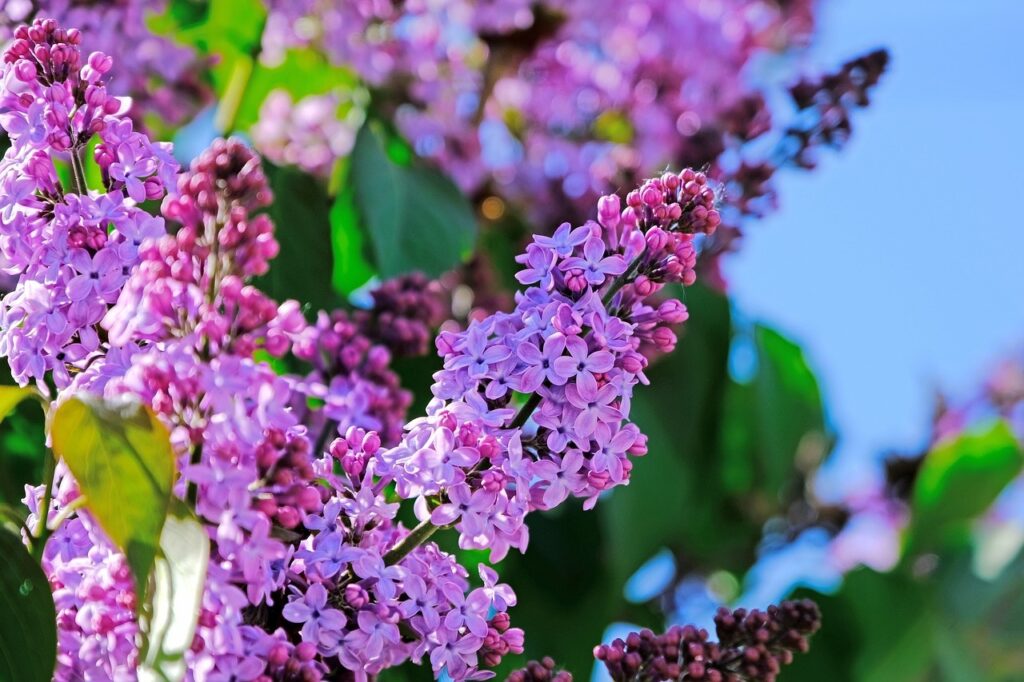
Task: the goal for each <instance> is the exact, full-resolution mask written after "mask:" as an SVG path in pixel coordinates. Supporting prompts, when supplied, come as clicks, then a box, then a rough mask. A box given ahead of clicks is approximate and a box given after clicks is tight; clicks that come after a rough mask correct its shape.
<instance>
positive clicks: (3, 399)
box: [0, 386, 36, 421]
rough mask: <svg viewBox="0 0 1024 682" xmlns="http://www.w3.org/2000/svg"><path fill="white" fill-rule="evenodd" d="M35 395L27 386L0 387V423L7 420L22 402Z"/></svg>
mask: <svg viewBox="0 0 1024 682" xmlns="http://www.w3.org/2000/svg"><path fill="white" fill-rule="evenodd" d="M35 394H36V389H34V388H31V387H29V386H0V421H3V420H4V419H7V415H9V414H10V413H11V412H13V411H14V408H16V407H17V406H18V404H19V403H21V401H22V400H25V399H26V398H31V397H32V396H33V395H35Z"/></svg>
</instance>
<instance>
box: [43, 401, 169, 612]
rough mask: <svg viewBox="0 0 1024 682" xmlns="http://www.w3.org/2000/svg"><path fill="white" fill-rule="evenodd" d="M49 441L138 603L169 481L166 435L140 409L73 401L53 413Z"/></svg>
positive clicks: (152, 417) (132, 405)
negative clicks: (120, 559)
mask: <svg viewBox="0 0 1024 682" xmlns="http://www.w3.org/2000/svg"><path fill="white" fill-rule="evenodd" d="M50 436H51V439H52V442H53V451H54V453H55V454H56V455H57V456H59V457H60V458H62V459H63V460H64V462H65V463H66V464H67V466H68V468H69V469H70V470H71V473H72V474H74V476H75V480H76V481H78V486H79V488H80V489H81V491H82V493H83V495H84V496H85V499H86V502H85V504H86V507H87V508H88V510H89V512H90V513H91V514H92V515H93V517H95V518H96V520H97V521H98V522H99V524H100V526H101V527H102V528H103V530H104V531H106V533H107V535H108V536H109V537H110V539H111V540H112V541H113V542H114V543H115V544H116V545H117V546H118V547H119V548H120V549H121V550H122V551H123V552H124V553H125V556H126V557H127V559H128V564H129V566H130V567H131V569H132V573H133V575H134V577H135V586H136V594H137V596H138V603H139V604H140V605H141V604H143V603H144V602H145V595H146V588H147V587H148V584H149V576H150V572H151V571H152V569H153V561H154V559H155V558H156V553H157V546H158V545H159V542H160V532H161V530H163V526H164V521H165V519H166V518H167V509H168V504H169V503H170V499H171V485H172V482H173V481H174V475H175V463H174V453H173V451H172V449H171V440H170V435H169V434H168V432H167V428H166V427H165V426H164V425H163V424H161V423H160V421H159V420H158V419H157V418H156V415H154V414H153V413H152V411H150V410H149V408H147V407H145V406H143V405H141V404H139V403H126V402H122V403H113V402H105V401H103V400H101V399H98V398H91V397H90V398H79V397H74V398H71V399H69V400H67V401H66V402H64V403H63V404H62V405H61V406H60V407H58V408H57V411H56V413H55V414H54V416H53V421H52V423H51V425H50Z"/></svg>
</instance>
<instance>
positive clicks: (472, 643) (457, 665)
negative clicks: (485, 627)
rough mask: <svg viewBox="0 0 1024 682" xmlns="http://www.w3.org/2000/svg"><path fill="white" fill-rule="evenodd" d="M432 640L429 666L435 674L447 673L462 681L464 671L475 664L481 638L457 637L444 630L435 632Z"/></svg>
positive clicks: (473, 636)
mask: <svg viewBox="0 0 1024 682" xmlns="http://www.w3.org/2000/svg"><path fill="white" fill-rule="evenodd" d="M432 639H433V640H434V642H435V644H436V646H435V647H434V648H433V649H431V651H430V665H431V667H433V669H434V672H435V673H439V672H440V671H441V670H442V669H444V670H447V671H448V675H450V676H451V677H452V678H453V679H456V680H458V679H462V678H463V677H464V676H465V673H466V670H467V669H468V668H471V667H475V666H476V664H477V654H476V652H477V651H479V650H480V645H481V644H482V642H483V638H482V637H478V636H477V635H474V634H466V635H463V636H461V637H460V636H459V635H458V634H457V633H454V632H451V631H449V630H448V629H446V628H441V629H439V630H437V631H436V632H435V633H434V634H433V637H432Z"/></svg>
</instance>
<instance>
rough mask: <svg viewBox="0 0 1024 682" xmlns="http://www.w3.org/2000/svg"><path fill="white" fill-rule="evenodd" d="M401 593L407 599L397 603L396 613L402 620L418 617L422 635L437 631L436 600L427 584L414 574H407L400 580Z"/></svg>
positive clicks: (439, 619)
mask: <svg viewBox="0 0 1024 682" xmlns="http://www.w3.org/2000/svg"><path fill="white" fill-rule="evenodd" d="M402 591H403V592H405V594H406V596H407V597H408V599H406V600H405V601H403V602H401V603H399V605H398V611H399V613H401V614H402V617H403V618H406V619H411V618H413V617H414V616H419V617H420V618H422V619H423V626H424V631H423V633H424V634H427V633H430V632H433V631H435V630H437V628H438V626H439V625H440V624H441V616H440V615H439V614H438V612H437V600H436V599H435V598H434V596H433V594H432V593H431V590H429V589H428V588H427V583H426V582H425V581H424V580H423V578H421V577H420V576H418V575H416V574H415V573H411V572H410V573H408V575H406V576H405V577H404V578H403V579H402Z"/></svg>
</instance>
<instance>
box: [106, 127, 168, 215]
mask: <svg viewBox="0 0 1024 682" xmlns="http://www.w3.org/2000/svg"><path fill="white" fill-rule="evenodd" d="M156 169H157V162H156V159H154V158H153V157H152V156H150V155H148V154H145V153H142V150H140V149H137V148H136V147H135V146H134V145H132V144H130V143H128V142H123V143H121V144H119V145H118V146H117V161H115V162H113V163H111V164H110V168H109V172H110V177H111V178H113V179H114V180H117V181H118V182H123V183H124V187H125V190H127V192H128V196H130V197H131V198H132V199H133V200H134V201H137V202H141V201H145V200H146V186H145V184H144V183H143V180H145V179H146V178H148V177H149V176H151V175H153V173H154V172H156Z"/></svg>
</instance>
